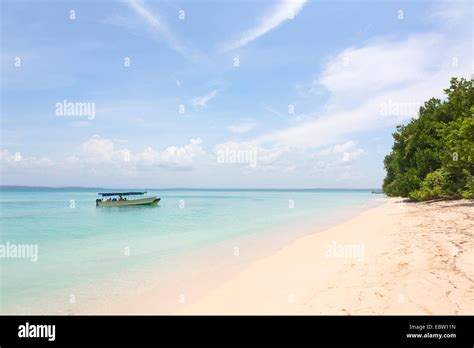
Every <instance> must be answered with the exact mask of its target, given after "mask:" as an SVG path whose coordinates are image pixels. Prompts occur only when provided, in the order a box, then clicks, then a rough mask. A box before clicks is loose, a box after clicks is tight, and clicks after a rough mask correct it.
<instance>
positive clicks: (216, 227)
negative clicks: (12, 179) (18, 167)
mask: <svg viewBox="0 0 474 348" xmlns="http://www.w3.org/2000/svg"><path fill="white" fill-rule="evenodd" d="M102 191H103V190H102ZM148 192H149V194H152V195H157V196H159V197H161V198H162V200H161V202H160V203H159V205H158V206H154V207H153V206H149V207H147V206H142V207H96V206H95V199H96V197H97V196H96V194H97V190H91V189H5V188H4V189H1V190H0V218H1V223H0V232H1V233H0V242H1V244H3V245H6V243H7V242H8V243H10V244H35V245H38V260H37V261H36V262H32V261H31V260H30V259H26V258H11V257H6V258H5V257H3V258H0V276H1V283H0V300H1V302H0V305H1V307H0V312H5V311H8V312H11V311H13V312H14V311H15V307H16V306H18V305H20V304H22V303H25V302H28V301H33V300H36V301H41V300H42V299H44V298H46V297H47V296H46V295H51V294H54V293H55V291H60V290H61V289H64V288H68V287H72V286H78V285H81V284H84V283H87V282H92V281H94V280H97V279H102V278H104V277H106V276H108V275H110V274H111V273H114V272H122V271H127V270H129V269H139V268H140V265H145V264H150V263H156V264H160V263H163V262H165V261H166V260H167V259H168V258H170V257H175V256H176V255H183V257H185V255H186V252H187V251H190V250H195V249H196V248H200V247H206V246H210V245H213V244H215V243H219V242H221V241H225V240H231V239H232V238H236V237H239V236H243V235H246V234H255V233H259V231H268V230H271V229H272V228H273V227H275V226H280V225H282V224H286V223H291V222H293V221H300V220H301V219H302V218H303V217H311V218H318V219H320V221H321V223H323V222H324V221H326V220H327V218H328V216H330V215H331V216H334V215H337V214H341V216H342V215H343V214H345V213H347V211H350V210H351V209H354V208H356V207H360V206H361V205H364V204H367V203H368V202H369V201H370V200H371V199H373V198H374V196H373V195H372V194H371V193H370V191H369V190H148ZM292 202H293V203H294V207H293V208H290V206H291V205H292ZM183 203H184V207H183ZM128 253H129V254H130V256H127V255H128ZM132 256H133V257H132Z"/></svg>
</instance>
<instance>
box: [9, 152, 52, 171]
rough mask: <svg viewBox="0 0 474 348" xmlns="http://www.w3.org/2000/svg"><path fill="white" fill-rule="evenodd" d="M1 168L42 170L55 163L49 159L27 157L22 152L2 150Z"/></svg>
mask: <svg viewBox="0 0 474 348" xmlns="http://www.w3.org/2000/svg"><path fill="white" fill-rule="evenodd" d="M0 164H1V165H0V168H1V169H2V170H5V169H41V168H48V167H52V166H54V162H53V161H52V160H51V159H49V158H47V157H34V156H25V155H23V154H21V153H20V152H15V153H10V152H9V151H8V150H0Z"/></svg>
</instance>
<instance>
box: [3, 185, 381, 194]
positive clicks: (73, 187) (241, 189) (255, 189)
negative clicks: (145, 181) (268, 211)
mask: <svg viewBox="0 0 474 348" xmlns="http://www.w3.org/2000/svg"><path fill="white" fill-rule="evenodd" d="M136 188H137V187H87V186H27V185H0V190H1V189H38V190H42V189H47V190H132V189H136ZM141 189H143V190H175V191H199V190H206V191H212V190H215V191H233V190H235V191H335V190H338V191H344V190H345V191H372V193H383V192H382V191H381V189H377V188H372V187H368V188H338V187H331V188H317V187H316V188H255V187H253V188H245V187H243V188H235V187H234V188H230V187H224V188H215V187H193V188H189V187H166V188H156V187H155V188H150V187H145V188H141Z"/></svg>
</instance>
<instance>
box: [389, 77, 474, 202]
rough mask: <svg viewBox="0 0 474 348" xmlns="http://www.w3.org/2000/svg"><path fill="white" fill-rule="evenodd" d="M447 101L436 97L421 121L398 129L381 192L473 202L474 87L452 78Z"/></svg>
mask: <svg viewBox="0 0 474 348" xmlns="http://www.w3.org/2000/svg"><path fill="white" fill-rule="evenodd" d="M444 92H445V94H446V96H447V98H446V99H445V100H443V101H441V100H439V99H435V98H432V99H430V100H428V101H427V102H425V103H424V105H423V106H422V107H421V108H420V112H419V117H418V118H417V119H412V120H411V121H410V122H409V123H408V124H406V125H400V126H398V127H397V131H396V132H395V133H394V134H393V138H394V144H393V147H392V151H391V153H390V154H389V155H387V156H386V157H385V159H384V165H385V169H386V171H387V175H386V177H385V179H384V182H383V190H384V192H385V193H386V194H387V195H389V196H401V197H409V198H411V199H414V200H417V201H424V200H429V199H435V198H461V197H463V198H474V88H473V82H471V81H469V80H466V79H464V78H461V79H457V78H452V79H451V85H450V87H449V88H448V89H445V90H444Z"/></svg>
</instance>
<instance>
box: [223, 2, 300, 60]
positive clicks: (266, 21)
mask: <svg viewBox="0 0 474 348" xmlns="http://www.w3.org/2000/svg"><path fill="white" fill-rule="evenodd" d="M306 2H307V0H280V1H279V2H278V3H277V4H276V5H275V6H274V7H273V8H272V9H271V10H270V11H269V12H268V13H267V14H266V15H265V16H263V17H262V18H261V19H260V21H259V23H258V24H257V25H256V26H255V27H253V28H251V29H249V30H247V31H246V32H244V33H243V34H242V36H241V37H240V38H239V39H237V40H236V41H233V42H231V43H229V44H227V45H226V46H224V48H223V51H224V52H228V51H232V50H234V49H236V48H239V47H242V46H244V45H246V44H248V43H249V42H252V41H253V40H255V39H257V38H259V37H260V36H262V35H264V34H266V33H268V32H269V31H271V30H273V29H275V28H276V27H278V26H279V25H280V24H282V23H283V22H285V21H286V20H289V19H291V18H294V17H296V15H297V14H298V13H299V12H300V11H301V10H302V8H303V6H304V5H305V3H306Z"/></svg>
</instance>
